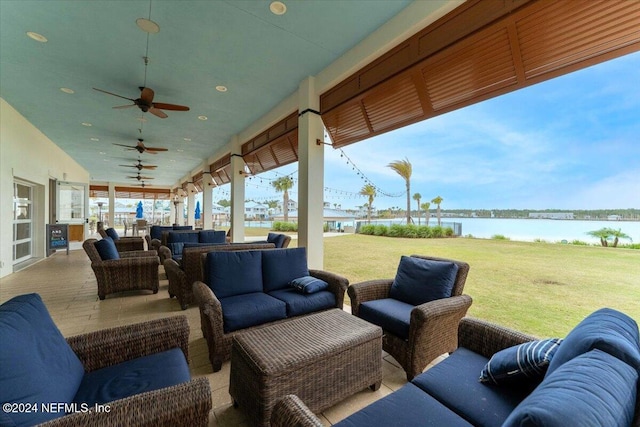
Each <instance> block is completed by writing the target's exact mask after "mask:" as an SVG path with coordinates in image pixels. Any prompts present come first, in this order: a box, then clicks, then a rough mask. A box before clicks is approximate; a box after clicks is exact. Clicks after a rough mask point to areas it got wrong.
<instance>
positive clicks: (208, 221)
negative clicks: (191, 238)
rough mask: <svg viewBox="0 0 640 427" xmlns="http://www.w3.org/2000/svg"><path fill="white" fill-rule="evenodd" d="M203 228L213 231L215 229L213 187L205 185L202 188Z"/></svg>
mask: <svg viewBox="0 0 640 427" xmlns="http://www.w3.org/2000/svg"><path fill="white" fill-rule="evenodd" d="M202 187H203V188H202V216H201V217H200V218H202V228H203V229H204V230H211V229H212V228H213V216H212V210H213V187H212V186H210V185H206V184H204V185H203V186H202Z"/></svg>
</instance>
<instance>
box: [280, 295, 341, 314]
mask: <svg viewBox="0 0 640 427" xmlns="http://www.w3.org/2000/svg"><path fill="white" fill-rule="evenodd" d="M269 295H271V296H272V297H274V298H277V299H279V300H280V301H284V302H285V304H287V317H293V316H300V315H302V314H307V313H313V312H315V311H320V310H326V309H328V308H332V307H335V306H336V297H335V295H334V294H333V293H331V292H329V291H320V292H315V293H313V294H301V293H300V292H298V291H297V290H295V289H291V288H289V289H280V290H278V291H273V292H269Z"/></svg>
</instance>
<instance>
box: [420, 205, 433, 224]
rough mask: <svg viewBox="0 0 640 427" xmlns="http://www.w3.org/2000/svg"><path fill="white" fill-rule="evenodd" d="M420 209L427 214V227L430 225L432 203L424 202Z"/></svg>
mask: <svg viewBox="0 0 640 427" xmlns="http://www.w3.org/2000/svg"><path fill="white" fill-rule="evenodd" d="M420 207H421V208H422V210H423V211H424V212H425V218H426V220H425V222H426V224H427V225H429V219H431V212H429V209H430V208H431V203H429V202H424V203H423V204H422V205H420Z"/></svg>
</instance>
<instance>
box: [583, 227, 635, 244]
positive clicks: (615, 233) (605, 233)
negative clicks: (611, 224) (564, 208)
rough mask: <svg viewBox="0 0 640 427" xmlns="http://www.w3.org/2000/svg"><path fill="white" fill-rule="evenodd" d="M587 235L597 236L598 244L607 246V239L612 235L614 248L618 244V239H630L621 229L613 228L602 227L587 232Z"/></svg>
mask: <svg viewBox="0 0 640 427" xmlns="http://www.w3.org/2000/svg"><path fill="white" fill-rule="evenodd" d="M587 234H588V235H589V236H593V237H597V238H599V239H600V244H601V245H602V246H605V247H606V246H609V240H610V239H611V238H612V237H613V244H612V245H611V246H613V247H614V248H615V247H617V246H618V241H619V240H620V239H631V238H630V237H629V235H627V234H626V233H623V232H622V230H621V229H617V230H614V229H613V228H608V227H604V228H601V229H600V230H594V231H589V232H587Z"/></svg>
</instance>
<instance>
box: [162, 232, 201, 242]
mask: <svg viewBox="0 0 640 427" xmlns="http://www.w3.org/2000/svg"><path fill="white" fill-rule="evenodd" d="M176 242H182V243H186V242H189V243H198V242H199V240H198V232H197V231H192V232H184V231H182V232H173V231H170V232H169V233H168V234H167V243H176Z"/></svg>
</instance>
